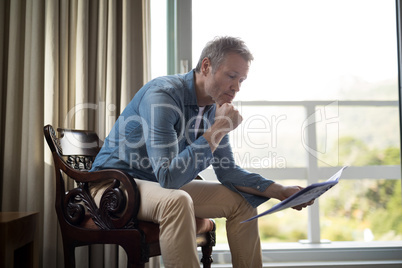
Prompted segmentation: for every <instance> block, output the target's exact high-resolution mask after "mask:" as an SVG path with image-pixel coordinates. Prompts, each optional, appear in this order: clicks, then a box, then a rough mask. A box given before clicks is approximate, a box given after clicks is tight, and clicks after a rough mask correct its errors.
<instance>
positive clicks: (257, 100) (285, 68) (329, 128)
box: [192, 0, 402, 242]
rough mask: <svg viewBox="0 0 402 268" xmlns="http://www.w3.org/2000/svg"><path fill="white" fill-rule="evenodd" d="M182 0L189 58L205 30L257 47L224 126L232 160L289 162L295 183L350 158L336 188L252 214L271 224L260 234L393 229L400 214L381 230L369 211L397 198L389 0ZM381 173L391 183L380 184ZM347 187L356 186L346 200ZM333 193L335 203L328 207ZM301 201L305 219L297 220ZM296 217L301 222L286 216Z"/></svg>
mask: <svg viewBox="0 0 402 268" xmlns="http://www.w3.org/2000/svg"><path fill="white" fill-rule="evenodd" d="M192 4H193V6H192V10H193V13H192V15H193V17H192V25H193V29H192V37H193V39H192V44H193V57H192V62H193V66H195V64H196V62H197V61H198V57H199V54H200V51H201V50H202V48H203V46H204V45H205V43H206V42H207V41H209V40H211V39H213V38H214V37H215V36H222V35H232V36H237V37H241V38H242V39H243V40H244V41H246V43H247V44H248V46H249V48H250V49H251V51H252V52H253V54H254V57H255V60H254V61H253V63H252V64H251V69H250V73H249V77H248V79H247V81H246V82H245V83H244V84H243V86H242V89H241V91H240V93H239V94H238V96H237V97H236V100H237V105H238V107H239V109H240V110H241V112H242V115H243V117H244V121H243V124H242V125H243V126H242V127H239V128H238V129H236V131H234V132H233V133H232V137H231V138H232V145H233V148H234V153H235V155H236V156H237V159H238V160H239V162H240V164H241V165H242V166H244V167H245V168H252V169H253V170H255V171H257V172H260V173H264V174H266V176H267V177H272V174H271V173H272V172H270V169H276V170H279V174H282V175H285V174H286V173H285V172H287V171H286V170H295V173H294V174H293V175H292V176H291V177H289V179H294V180H295V179H304V181H301V182H300V184H301V185H303V186H305V185H307V184H310V183H312V182H316V181H318V180H323V179H325V178H327V176H329V174H331V173H330V172H329V170H331V171H332V170H333V169H332V167H338V166H342V165H350V166H351V167H350V168H349V170H351V171H350V172H353V173H360V175H359V176H358V177H354V176H355V175H352V174H350V175H349V176H348V175H347V174H348V172H349V170H346V171H345V175H346V178H345V179H343V180H342V181H341V183H340V184H339V185H338V186H337V187H336V188H335V190H333V191H334V194H333V195H332V196H331V195H330V194H329V195H328V196H325V197H323V198H322V199H321V200H320V201H319V202H317V205H315V206H314V207H313V208H312V209H311V210H310V211H309V212H307V211H305V212H301V213H298V214H297V215H298V216H295V215H294V212H291V211H286V212H283V213H280V214H278V215H272V216H269V217H265V218H261V219H260V232H261V233H264V232H266V230H267V229H271V230H278V231H275V232H273V233H275V236H274V237H273V236H272V235H271V236H270V235H267V236H266V239H265V242H270V241H271V242H272V241H278V240H279V241H286V242H289V241H298V240H300V239H307V240H309V241H310V242H319V241H320V239H330V240H331V241H345V240H346V241H371V240H386V241H388V240H394V239H396V240H399V239H401V237H402V224H396V225H398V227H396V226H395V227H392V228H391V229H390V230H384V228H379V227H378V226H377V223H375V220H374V218H375V217H372V216H370V215H371V214H374V215H377V216H378V215H383V216H384V215H385V214H387V213H388V214H389V215H391V214H394V213H396V211H391V210H387V209H386V208H388V207H390V206H392V205H391V204H390V203H392V202H393V201H391V199H392V198H393V197H395V198H397V199H398V201H397V202H399V204H400V203H401V200H400V196H401V194H400V181H398V180H395V179H397V178H400V171H399V168H398V166H397V165H399V164H400V159H399V147H400V145H399V137H400V136H399V124H398V120H399V117H398V106H397V100H398V72H397V71H398V70H397V46H396V21H395V2H394V1H391V0H388V1H380V0H372V1H366V0H353V1H338V0H337V1H320V0H308V1H307V0H306V1H297V0H294V1H262V0H251V1H247V4H244V1H240V0H236V1H234V0H228V1H214V0H208V1H206V0H202V1H200V0H193V2H192ZM205 14H208V18H209V19H208V20H206V19H205V17H204V16H205ZM311 115H313V117H312V116H311ZM307 118H309V119H312V120H313V121H312V122H307ZM385 118H386V120H385ZM252 130H255V131H254V133H252V132H253V131H252ZM264 130H265V131H264ZM391 158H392V159H391ZM367 166H375V167H376V168H375V169H374V170H375V173H376V174H378V175H375V176H373V175H372V174H367V175H368V176H366V175H363V173H369V172H367V171H368V169H366V168H365V167H367ZM298 168H304V170H305V172H304V174H305V175H304V174H303V172H299V174H297V171H300V169H298ZM385 169H387V170H390V173H392V174H390V176H389V177H387V176H386V175H381V173H382V172H383V170H385ZM302 170H303V169H302ZM364 170H366V172H364ZM281 171H283V172H281ZM277 177H278V178H277V179H281V178H280V175H277ZM282 183H284V184H289V183H292V182H291V181H286V180H284V181H282ZM385 184H387V185H388V184H389V186H388V187H389V189H388V190H390V189H391V188H392V189H395V190H390V191H389V192H388V193H387V194H385V192H384V195H381V194H380V192H381V188H382V187H384V185H385ZM398 189H399V190H398ZM341 193H344V196H343V195H342V194H341ZM377 194H378V195H381V196H382V197H379V196H378V197H377V198H379V199H381V205H378V206H377V205H374V204H373V203H372V202H371V201H370V198H372V197H371V195H377ZM388 194H390V196H389V195H388ZM351 196H356V197H355V198H353V199H354V201H351V200H350V199H351V198H350V197H351ZM391 196H392V197H391ZM339 197H341V198H339ZM318 203H319V204H318ZM334 203H336V204H337V208H338V209H339V210H338V212H339V213H334V212H333V210H332V211H331V213H327V211H328V210H331V209H330V208H331V205H333V204H334ZM271 205H272V204H271ZM268 206H269V204H268ZM348 206H353V207H354V208H353V209H352V208H350V209H347V207H348ZM356 206H358V207H357V208H356ZM261 207H262V209H266V207H267V205H264V206H261ZM314 210H315V211H314ZM307 213H308V214H309V225H310V227H309V228H304V230H303V228H300V226H304V227H305V226H307V224H305V222H306V221H307V217H306V214H307ZM388 214H387V215H388ZM400 216H402V215H400ZM295 217H298V218H299V219H301V220H300V221H301V224H292V223H293V222H294V218H295ZM337 219H339V220H337ZM272 222H275V223H276V227H274V226H272ZM340 225H342V226H345V227H344V228H343V230H339V227H338V226H340ZM266 226H270V227H269V228H266ZM281 226H287V228H279V227H281ZM292 226H293V227H292ZM331 226H336V227H337V228H334V227H331ZM376 226H377V227H376ZM317 227H318V228H317ZM319 227H321V228H319ZM397 229H398V230H400V231H397ZM281 230H283V231H281ZM309 232H310V233H309ZM264 237H265V236H263V239H264Z"/></svg>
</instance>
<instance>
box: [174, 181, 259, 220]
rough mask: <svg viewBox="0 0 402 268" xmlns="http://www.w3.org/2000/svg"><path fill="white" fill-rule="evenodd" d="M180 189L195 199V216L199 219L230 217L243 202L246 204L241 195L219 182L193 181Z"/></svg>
mask: <svg viewBox="0 0 402 268" xmlns="http://www.w3.org/2000/svg"><path fill="white" fill-rule="evenodd" d="M180 189H181V190H184V191H186V192H187V193H188V194H189V195H190V196H191V198H192V199H193V203H194V211H195V216H196V217H198V218H221V217H228V216H230V215H231V214H232V213H233V210H234V209H236V208H237V207H238V205H239V204H240V203H241V202H246V200H245V199H244V198H243V197H242V196H241V195H240V194H239V193H236V192H233V191H231V190H229V189H228V188H227V187H225V186H224V185H222V184H221V183H219V182H209V181H199V180H193V181H191V182H189V183H188V184H186V185H184V186H183V187H182V188H180ZM250 207H251V206H250Z"/></svg>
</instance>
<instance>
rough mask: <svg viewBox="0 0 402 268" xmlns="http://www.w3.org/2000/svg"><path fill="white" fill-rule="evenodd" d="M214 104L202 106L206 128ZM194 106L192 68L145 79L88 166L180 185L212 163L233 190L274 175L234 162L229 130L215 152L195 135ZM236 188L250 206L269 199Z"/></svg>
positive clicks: (263, 183) (258, 185) (261, 186)
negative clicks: (262, 174) (147, 80)
mask: <svg viewBox="0 0 402 268" xmlns="http://www.w3.org/2000/svg"><path fill="white" fill-rule="evenodd" d="M215 109H216V106H215V104H213V105H210V106H207V107H206V108H205V111H204V116H203V120H204V121H203V122H204V128H205V129H208V128H209V126H210V125H212V124H213V123H214V120H215ZM198 111H199V108H198V105H197V98H196V93H195V85H194V71H190V72H189V73H187V74H184V75H172V76H165V77H159V78H156V79H154V80H152V81H150V82H148V83H147V84H146V85H144V86H143V87H142V88H141V89H140V90H139V91H138V92H137V93H136V95H135V96H134V98H133V99H132V100H131V102H130V103H129V104H128V105H127V107H126V108H125V109H124V111H123V112H122V114H121V115H120V116H119V118H118V119H117V121H116V123H115V125H114V126H113V128H112V130H111V132H110V133H109V135H108V137H107V138H106V139H105V142H104V144H103V147H102V149H101V150H100V152H99V154H98V155H97V157H96V159H95V161H94V163H93V167H92V171H95V170H101V169H110V168H115V169H120V170H123V171H125V172H127V173H128V174H130V175H131V176H133V177H135V178H138V179H143V180H149V181H155V182H159V184H160V185H161V186H162V187H165V188H171V189H179V188H180V187H181V186H183V185H185V184H186V183H188V182H190V181H192V180H193V179H194V178H195V177H196V176H197V175H198V174H199V173H200V172H201V171H203V170H204V169H206V168H207V167H208V166H210V165H212V166H213V168H214V171H215V173H216V176H217V178H218V180H219V181H220V182H221V183H222V184H223V185H225V186H226V187H228V188H229V189H231V190H233V191H235V192H239V191H238V190H237V189H236V187H235V186H245V187H251V188H254V189H256V190H258V191H260V192H263V191H265V189H266V188H267V187H268V186H269V185H271V184H272V183H273V181H271V180H267V179H265V178H263V177H262V176H260V175H259V174H256V173H250V172H248V171H246V170H244V169H242V168H240V167H239V166H238V165H236V164H235V161H234V157H233V153H232V149H231V146H230V144H229V137H228V135H226V136H225V137H224V138H223V139H222V141H221V143H220V144H219V146H218V148H217V149H216V150H215V151H214V153H212V152H211V148H210V146H209V144H208V142H207V140H206V139H205V138H204V137H203V136H200V137H199V138H196V137H195V131H196V130H195V128H194V127H195V121H196V117H197V115H198ZM239 193H240V194H241V195H242V196H243V197H244V198H246V199H247V201H248V202H249V203H250V204H251V205H252V206H253V207H257V206H258V205H260V204H261V203H263V202H265V201H266V200H268V199H267V198H265V197H261V196H255V195H251V194H248V193H244V192H239Z"/></svg>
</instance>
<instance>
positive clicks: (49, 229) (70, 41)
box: [0, 0, 149, 268]
mask: <svg viewBox="0 0 402 268" xmlns="http://www.w3.org/2000/svg"><path fill="white" fill-rule="evenodd" d="M148 2H149V0H134V1H131V0H2V1H0V79H1V80H0V87H1V94H0V104H1V107H0V123H1V125H0V145H1V148H2V149H0V153H1V155H0V167H2V171H1V172H0V175H1V177H0V184H1V186H0V197H1V198H0V200H1V203H0V205H1V211H38V212H39V213H40V227H41V228H40V230H39V237H40V254H41V256H40V267H64V263H63V247H62V237H61V234H60V230H59V227H58V222H57V215H56V211H55V209H54V200H55V192H54V191H55V181H54V176H55V174H54V172H55V171H54V167H53V159H52V156H51V153H50V150H49V148H48V146H47V144H45V141H44V138H43V126H44V125H46V124H52V125H53V126H54V127H55V128H57V127H64V128H76V129H87V130H95V131H96V132H98V134H99V136H100V138H101V139H104V138H105V137H106V135H107V134H108V133H109V131H110V129H111V127H112V126H113V124H114V122H115V120H116V119H117V117H118V115H119V114H120V113H121V112H122V110H123V109H124V107H125V106H126V105H127V104H128V102H129V101H130V100H131V99H132V97H133V96H134V94H135V93H136V91H137V90H138V89H139V88H140V87H141V86H142V85H143V83H144V82H145V81H147V79H148V78H147V76H148V74H149V71H148V69H149V65H148V62H147V58H148V56H149V49H148V47H147V46H148V45H149V40H148V41H144V38H146V37H147V36H149V35H147V34H146V33H144V31H147V29H148V28H147V27H148V26H146V24H147V23H146V20H145V19H149V18H145V17H147V16H149V14H148V13H146V12H144V11H146V10H148V9H146V8H144V6H148V7H149V3H148ZM147 12H149V10H148V11H147ZM147 14H148V15H147ZM148 25H149V21H148ZM147 55H148V56H147ZM71 186H72V185H71V184H69V185H66V187H67V188H68V187H71ZM76 261H77V267H96V268H98V267H125V266H126V261H127V258H126V255H125V252H124V250H123V249H122V248H119V247H117V246H113V245H105V246H104V245H95V246H91V247H81V248H78V249H77V250H76Z"/></svg>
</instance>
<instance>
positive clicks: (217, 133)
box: [203, 103, 243, 152]
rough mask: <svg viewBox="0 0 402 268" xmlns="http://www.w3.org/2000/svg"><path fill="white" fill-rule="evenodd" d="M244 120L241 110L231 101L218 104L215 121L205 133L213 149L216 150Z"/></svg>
mask: <svg viewBox="0 0 402 268" xmlns="http://www.w3.org/2000/svg"><path fill="white" fill-rule="evenodd" d="M242 121H243V118H242V116H241V115H240V113H239V111H238V110H237V109H236V108H235V107H234V106H233V105H232V104H231V103H224V104H222V105H219V104H216V111H215V123H214V124H213V125H212V126H211V127H210V128H209V129H208V130H207V131H206V132H205V133H204V135H203V136H204V138H205V139H206V140H207V141H208V143H209V146H210V147H211V151H212V152H214V151H215V149H216V148H217V147H218V146H219V143H220V142H221V140H222V138H223V137H224V136H225V135H226V134H228V133H229V132H230V131H232V130H234V129H235V128H237V127H238V126H239V125H240V123H241V122H242Z"/></svg>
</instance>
